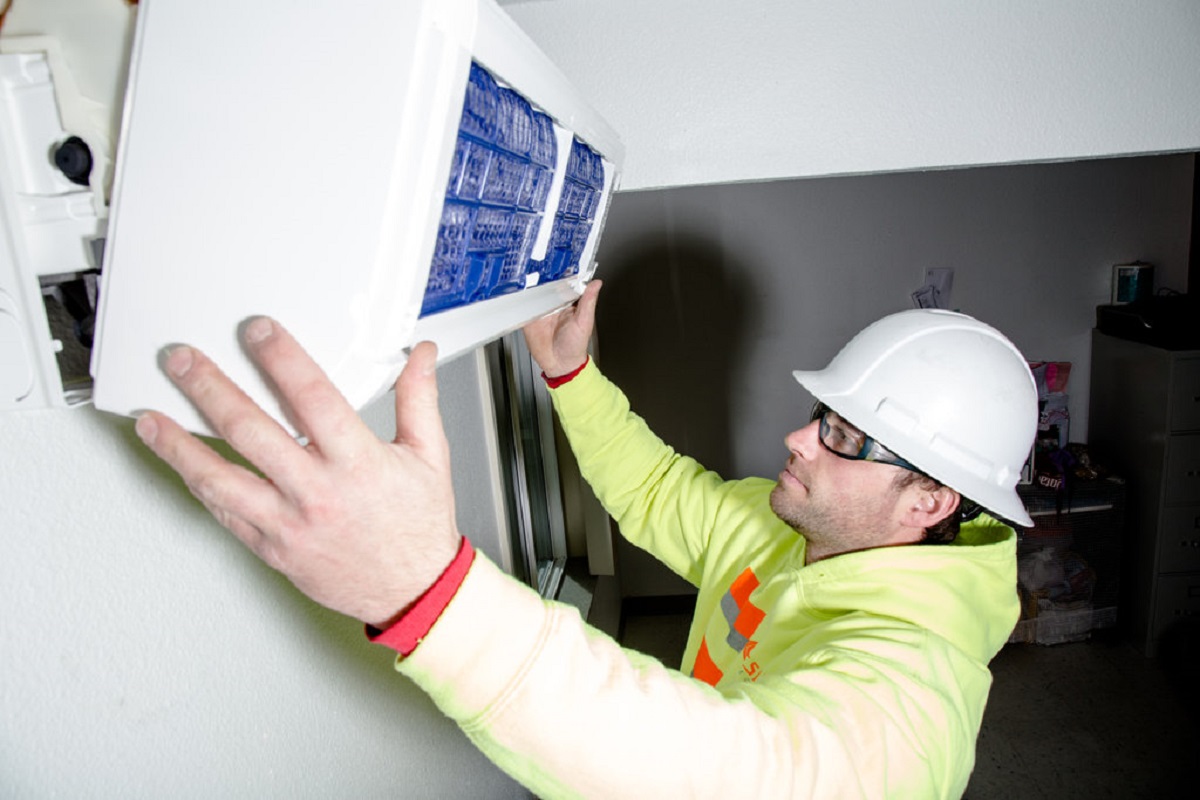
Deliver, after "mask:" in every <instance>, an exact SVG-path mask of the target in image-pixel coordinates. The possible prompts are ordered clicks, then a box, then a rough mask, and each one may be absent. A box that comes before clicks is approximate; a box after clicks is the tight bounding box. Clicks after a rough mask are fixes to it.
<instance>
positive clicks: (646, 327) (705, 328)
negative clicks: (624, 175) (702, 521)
mask: <svg viewBox="0 0 1200 800" xmlns="http://www.w3.org/2000/svg"><path fill="white" fill-rule="evenodd" d="M601 275H602V277H603V278H604V285H605V291H604V292H603V293H602V295H601V298H600V305H599V310H598V314H597V316H598V319H597V323H596V324H597V329H598V331H599V334H600V358H601V364H602V365H603V366H604V369H605V373H606V374H607V375H608V376H609V377H611V378H612V379H613V380H614V381H615V382H616V383H617V385H618V386H620V387H621V388H622V389H623V390H624V391H625V393H626V394H627V395H628V396H629V400H630V402H631V403H632V404H633V409H634V411H635V412H636V413H638V414H639V415H640V416H642V417H643V418H644V419H645V420H646V421H647V422H648V423H649V425H650V428H651V429H652V430H653V431H654V432H655V433H657V434H658V435H659V436H661V437H662V438H663V440H664V441H666V442H667V444H669V445H671V446H672V447H674V448H675V449H676V450H678V451H679V452H681V453H683V454H685V455H689V456H692V457H693V458H695V459H697V460H698V461H699V462H700V463H701V464H703V465H704V466H706V467H708V468H709V469H712V470H716V471H717V472H719V473H721V474H722V475H723V476H729V471H730V465H731V463H732V452H733V448H732V443H731V441H730V435H731V434H730V431H731V429H732V409H731V406H732V396H733V392H734V391H736V390H737V387H735V386H733V385H732V383H731V379H730V376H731V375H732V374H733V369H732V367H733V364H734V361H735V359H737V358H739V357H740V356H741V355H742V342H743V339H744V335H745V324H744V322H745V320H746V318H747V308H746V303H747V297H746V292H745V288H744V283H743V282H744V280H745V278H746V275H747V270H746V269H744V268H741V266H740V265H738V264H736V263H733V262H732V261H731V260H730V258H729V257H728V254H726V253H723V252H722V251H721V248H720V246H719V245H718V244H717V243H716V242H714V241H710V240H705V239H701V238H695V237H687V236H685V237H680V236H678V235H673V236H667V235H663V234H658V235H646V236H643V237H641V238H639V239H636V240H633V241H631V242H628V243H626V244H625V245H624V246H623V247H622V248H621V249H620V250H619V251H618V252H615V253H612V254H609V255H608V256H607V260H606V261H605V263H604V264H603V270H602V272H601Z"/></svg>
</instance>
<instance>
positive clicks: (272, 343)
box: [242, 317, 378, 460]
mask: <svg viewBox="0 0 1200 800" xmlns="http://www.w3.org/2000/svg"><path fill="white" fill-rule="evenodd" d="M242 334H243V337H244V339H245V342H246V347H247V348H249V350H250V352H251V353H252V354H253V355H254V358H255V360H256V361H257V362H258V365H259V366H260V367H261V368H262V370H263V372H265V373H266V374H267V376H268V377H269V378H270V379H271V381H272V382H273V383H274V384H275V387H276V389H277V390H278V391H279V394H280V397H282V399H283V402H284V405H285V406H286V407H287V409H288V411H289V412H290V413H291V415H292V420H293V421H294V422H295V424H296V425H297V427H299V429H300V432H301V433H303V434H304V435H305V436H307V437H308V438H309V441H310V442H312V443H313V444H315V445H316V448H317V450H318V451H319V452H320V453H322V454H323V455H325V456H326V457H328V458H331V459H335V460H337V459H342V458H347V459H352V458H354V457H355V456H356V455H357V454H358V453H360V452H361V451H362V448H363V447H364V446H368V445H374V444H375V442H377V441H378V440H377V439H376V438H375V436H374V435H372V434H371V432H370V430H369V429H368V428H367V427H366V425H365V424H363V421H362V419H361V418H360V417H359V416H358V414H357V412H355V410H354V409H353V408H352V407H351V406H350V404H349V403H348V402H347V401H346V398H345V397H343V396H342V394H341V392H339V391H338V390H337V387H335V386H334V385H333V382H332V381H330V380H329V377H328V376H327V375H326V374H325V372H324V370H322V369H321V367H320V366H318V365H317V363H316V362H315V361H313V360H312V357H311V356H309V354H308V353H307V352H305V350H304V348H303V347H301V346H300V344H299V343H298V342H297V341H296V340H295V339H294V338H292V335H291V334H290V333H288V331H287V330H286V329H285V328H284V327H283V326H282V325H280V324H279V323H278V322H275V321H274V320H271V319H268V318H267V317H256V318H254V319H252V320H250V321H249V322H248V323H246V325H245V327H244V329H243V331H242ZM243 455H246V456H247V457H248V458H249V457H250V456H249V454H248V453H243Z"/></svg>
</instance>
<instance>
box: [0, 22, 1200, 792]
mask: <svg viewBox="0 0 1200 800" xmlns="http://www.w3.org/2000/svg"><path fill="white" fill-rule="evenodd" d="M160 1H162V0H160ZM51 5H52V6H53V8H54V9H56V12H55V13H57V10H58V9H61V10H62V13H64V14H65V13H71V12H72V10H74V9H85V8H86V9H88V10H91V9H96V8H101V7H105V8H113V7H116V6H121V7H123V4H120V3H118V2H117V0H37V2H34V3H25V4H23V3H20V2H18V3H16V4H15V8H16V11H14V13H13V14H12V15H10V18H9V21H8V22H9V25H11V26H14V28H13V29H16V24H17V23H18V22H20V21H21V19H22V18H21V16H20V14H19V13H18V12H20V11H21V9H22V8H23V7H24V8H25V9H27V10H34V9H44V8H48V7H50V6H51ZM991 5H993V6H994V7H995V8H997V9H999V8H1004V9H1008V11H1006V12H1004V13H1001V12H999V11H993V12H988V11H985V10H980V9H981V8H982V4H980V3H959V2H932V1H931V0H921V1H920V2H913V3H906V4H902V5H901V4H885V3H870V4H867V3H861V2H859V3H854V2H840V3H815V2H798V1H797V0H773V1H772V2H763V3H758V4H753V5H752V4H735V3H728V2H724V1H723V0H704V2H701V1H700V0H655V2H641V1H638V0H604V2H599V1H598V0H587V1H585V0H549V1H547V2H536V1H535V2H528V3H518V4H513V5H511V6H510V11H511V12H512V13H513V16H514V17H515V18H516V19H517V21H518V22H519V23H520V24H521V25H522V26H524V27H525V28H526V30H528V31H529V32H530V34H531V35H532V36H533V38H534V39H535V40H537V41H539V42H540V43H541V44H542V45H543V47H544V48H545V49H546V50H547V51H548V52H549V53H550V54H551V55H552V56H553V57H555V58H556V59H557V60H558V61H559V62H560V63H561V64H562V65H563V67H564V70H565V71H566V72H567V73H568V74H569V75H570V76H572V77H573V78H575V79H576V81H577V82H578V83H579V84H580V85H581V87H582V88H583V89H584V91H585V92H586V93H587V94H588V95H589V96H591V97H592V98H593V99H594V101H595V105H596V106H597V107H598V108H599V110H600V111H601V112H602V113H604V114H605V115H606V117H607V118H608V119H609V121H610V122H611V123H612V124H613V125H614V126H615V127H616V128H617V129H618V131H619V132H620V133H621V135H622V136H623V138H624V140H625V142H626V145H627V149H628V154H629V161H628V171H627V173H626V177H625V186H626V187H629V188H640V187H652V186H667V185H678V184H690V183H714V182H720V181H743V180H755V179H765V178H774V177H788V176H797V175H820V174H835V173H860V172H870V171H876V170H904V169H911V168H916V167H928V166H946V165H957V164H971V163H992V162H1003V161H1014V160H1019V161H1025V160H1040V159H1061V158H1074V157H1081V156H1095V155H1101V154H1110V153H1126V152H1148V151H1157V150H1172V149H1188V148H1196V147H1197V146H1200V142H1198V137H1200V124H1197V123H1198V120H1197V113H1196V105H1197V103H1198V102H1200V100H1198V99H1197V93H1196V92H1195V91H1194V87H1196V86H1197V85H1200V81H1198V80H1197V78H1198V77H1200V76H1198V75H1197V62H1198V61H1200V49H1198V48H1197V47H1196V44H1195V42H1196V38H1197V37H1196V34H1197V14H1198V13H1200V12H1198V9H1197V5H1196V4H1194V3H1191V2H1176V3H1165V2H1137V3H1133V2H1128V3H1120V4H1105V5H1103V6H1100V5H1099V4H1094V3H1084V2H1081V1H1080V0H1074V1H1072V2H1066V1H1064V2H1058V3H1054V4H1048V3H1032V2H1015V3H1005V4H998V3H993V4H991ZM26 19H27V18H26ZM80 19H81V20H82V19H86V17H81V18H80ZM231 24H236V21H235V20H231ZM75 27H82V28H83V29H84V32H85V33H86V34H87V35H88V36H90V37H93V38H94V37H95V36H97V35H99V34H98V31H99V28H98V27H96V26H94V25H92V26H88V25H82V26H75ZM114 29H115V30H117V31H120V30H123V28H122V27H121V26H120V25H117V26H115V28H114ZM100 60H101V62H103V63H106V64H112V63H113V60H112V59H111V58H110V59H107V60H105V59H103V58H102V59H100ZM81 63H87V62H86V61H84V62H81ZM96 91H97V92H102V91H103V89H97V90H96ZM907 284H908V282H907V280H905V281H903V282H902V285H903V286H907ZM964 291H966V288H965V287H964ZM458 385H461V386H462V387H464V388H463V390H462V392H463V393H462V394H459V393H457V392H454V391H450V392H447V393H445V394H444V395H443V398H444V401H445V402H446V403H447V404H448V405H449V406H452V407H453V408H456V409H458V411H457V412H455V413H454V414H451V415H450V417H449V419H448V422H449V424H450V426H451V427H452V429H453V430H454V435H455V438H456V441H459V442H461V445H460V446H459V448H458V449H457V450H456V454H457V455H456V458H457V459H460V460H459V461H458V462H456V463H458V464H459V465H460V466H459V467H458V470H459V476H458V477H459V479H460V480H463V478H464V476H465V478H466V485H471V473H470V471H469V470H468V469H467V466H462V465H463V464H466V465H471V466H473V467H476V468H478V466H479V461H478V454H477V453H476V452H473V449H472V444H473V443H474V442H475V441H477V437H478V435H479V418H480V415H481V414H480V412H479V410H478V406H477V405H476V404H475V403H474V401H473V400H472V398H471V396H470V392H471V391H472V389H471V388H470V387H471V386H473V385H474V384H473V378H472V377H471V376H470V375H468V376H466V377H462V376H460V380H459V384H458ZM0 453H3V458H4V466H3V470H2V471H0V504H2V508H3V511H2V512H0V603H2V605H3V608H4V613H3V614H0V654H2V655H3V663H4V667H3V673H2V678H0V719H3V721H4V722H3V726H0V796H5V797H43V796H51V795H56V796H66V797H77V796H95V797H161V796H171V797H176V796H197V797H212V796H218V795H219V796H222V797H228V796H233V797H237V796H242V797H283V796H287V797H294V796H300V797H304V796H313V797H317V796H377V795H383V794H394V795H400V796H412V797H495V796H516V795H518V794H519V793H518V791H517V790H516V789H515V787H513V786H512V784H511V783H509V782H507V781H506V780H505V779H503V778H502V777H501V776H498V775H497V774H496V773H495V772H494V770H492V769H491V768H490V767H488V766H487V765H486V764H484V763H483V761H482V759H481V757H479V756H478V755H477V754H475V753H474V751H473V750H472V749H471V748H470V746H469V745H468V744H467V743H466V742H465V740H464V739H463V738H462V737H461V736H460V735H459V734H458V733H457V732H456V731H455V730H454V729H453V728H452V727H451V726H449V725H448V724H447V723H445V721H444V720H442V719H441V718H440V717H439V716H438V715H437V713H436V712H435V711H434V710H433V709H432V708H431V706H430V705H429V704H428V702H427V701H426V700H424V699H423V698H421V697H420V696H418V695H417V694H416V693H415V692H413V691H412V690H411V689H410V688H409V687H408V686H407V684H405V683H404V682H403V681H402V680H401V679H399V678H398V677H396V676H395V675H394V674H393V673H392V670H391V665H390V660H389V659H388V657H387V656H386V654H385V653H383V652H382V651H377V650H376V649H375V648H373V647H370V646H368V645H367V644H365V643H364V642H363V641H362V639H361V638H360V636H359V632H358V630H357V627H356V626H354V625H353V624H352V623H349V622H347V621H344V620H341V619H340V618H337V617H335V616H334V615H331V614H327V613H324V612H322V611H320V610H317V609H315V608H313V607H312V606H311V604H309V603H307V602H306V601H304V600H302V599H301V598H299V597H298V595H297V594H296V593H295V592H294V591H293V590H292V589H291V587H290V586H289V585H288V584H286V582H284V581H282V580H281V579H279V578H278V577H276V576H274V575H273V574H272V573H270V572H269V571H268V570H266V569H264V568H263V567H261V566H260V565H259V564H258V563H257V562H256V561H255V560H254V559H253V558H252V557H251V556H249V555H248V554H247V553H245V552H244V551H243V550H242V549H241V546H240V545H238V544H237V543H236V542H234V541H233V540H232V539H231V538H229V537H228V536H227V535H226V534H224V533H223V532H222V531H220V530H218V529H217V528H216V527H215V526H214V525H213V524H212V523H211V522H210V521H209V520H208V519H207V518H206V517H205V516H204V514H202V513H201V512H200V511H199V510H198V508H197V507H196V505H195V504H194V503H192V502H191V501H190V500H189V499H188V498H187V496H186V495H185V493H184V492H183V490H182V489H181V488H180V487H179V485H178V484H177V483H176V482H174V481H173V480H171V479H170V478H169V476H167V475H165V474H164V472H163V471H162V469H161V468H159V467H158V466H157V465H156V464H155V462H154V461H153V460H152V459H151V458H150V457H149V456H148V455H147V454H146V453H145V451H144V450H143V449H142V448H141V447H140V445H139V444H138V443H137V442H136V441H135V440H134V438H133V436H132V433H131V425H130V423H128V422H127V421H122V420H117V419H114V418H111V417H108V416H105V415H102V414H99V413H97V412H94V411H92V410H77V411H71V412H66V411H56V412H28V413H10V414H6V415H0ZM461 502H462V503H466V504H468V505H469V506H470V508H471V511H470V512H469V513H466V514H465V515H464V516H465V518H467V519H471V520H475V522H473V523H472V524H478V525H481V526H483V525H486V524H487V523H486V522H484V521H483V520H484V519H485V518H486V514H485V513H482V510H483V509H485V508H486V506H487V505H488V504H490V503H491V500H489V499H486V498H485V499H483V500H481V499H480V498H479V496H478V494H477V493H476V492H475V491H471V492H466V491H464V492H463V497H462V498H461ZM476 512H478V513H476ZM471 533H473V534H475V535H476V536H480V535H483V536H487V535H488V534H487V533H486V532H483V531H481V530H478V529H476V530H471Z"/></svg>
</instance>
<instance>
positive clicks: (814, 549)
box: [771, 420, 902, 561]
mask: <svg viewBox="0 0 1200 800" xmlns="http://www.w3.org/2000/svg"><path fill="white" fill-rule="evenodd" d="M819 428H820V423H819V421H815V420H814V421H813V422H811V423H809V424H808V425H806V426H804V427H803V428H800V429H798V430H795V431H792V432H791V433H789V434H788V435H787V436H786V437H785V438H784V443H785V444H786V445H787V448H788V450H789V452H790V453H791V456H790V457H789V458H788V461H787V465H786V466H785V468H784V470H783V472H781V473H779V482H778V483H777V484H776V486H775V488H774V489H773V490H772V491H771V510H772V511H774V512H775V515H776V516H778V517H779V518H780V519H781V520H783V521H784V522H786V523H787V524H788V525H790V526H792V527H793V528H795V529H796V531H797V532H798V533H799V534H800V535H802V536H803V537H804V538H805V539H807V540H808V542H809V550H810V553H811V554H812V555H813V556H816V557H822V558H823V557H825V556H827V555H831V554H834V553H842V552H848V551H851V550H862V549H865V548H868V547H877V546H879V545H880V544H884V543H886V541H887V537H888V536H890V535H891V534H892V533H893V532H894V530H895V526H896V522H897V519H898V512H899V506H900V501H901V494H902V493H901V492H900V491H899V490H898V489H897V487H896V478H897V476H899V475H900V473H901V472H902V470H901V468H900V467H896V466H892V465H890V464H882V463H878V462H870V461H852V460H849V459H846V458H841V457H839V456H837V455H835V454H833V453H831V452H830V451H829V450H828V449H826V447H825V446H824V445H822V444H821V441H820V438H819ZM809 560H810V561H812V560H814V559H813V558H810V559H809Z"/></svg>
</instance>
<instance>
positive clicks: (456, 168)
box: [421, 62, 604, 316]
mask: <svg viewBox="0 0 1200 800" xmlns="http://www.w3.org/2000/svg"><path fill="white" fill-rule="evenodd" d="M557 162H558V144H557V140H556V136H555V130H554V122H553V121H552V120H551V119H550V117H548V116H547V115H546V114H544V113H542V112H541V111H539V110H538V109H536V108H534V107H533V106H532V105H531V104H530V103H529V101H528V100H526V99H525V98H524V97H522V96H521V95H520V94H518V93H517V92H515V91H513V90H512V89H509V88H507V87H504V86H501V85H499V84H498V83H497V82H496V79H495V78H493V77H492V75H491V74H490V73H489V72H488V71H487V70H486V69H484V68H483V67H481V66H480V65H479V64H478V63H474V62H473V63H472V64H471V74H470V79H469V80H468V82H467V91H466V96H465V97H464V99H463V110H462V119H461V121H460V122H459V128H458V138H457V140H456V143H455V149H454V159H453V162H452V163H451V166H450V180H449V183H448V185H447V186H446V199H445V202H444V204H443V206H442V218H441V222H440V224H439V226H438V233H437V243H436V245H435V246H434V253H433V261H432V263H431V264H430V269H429V283H428V284H427V286H426V287H425V297H424V300H423V302H422V304H421V316H427V315H429V314H434V313H437V312H438V311H444V310H446V309H449V308H455V307H457V306H463V305H468V304H470V303H475V302H478V301H480V300H486V299H488V298H491V297H498V296H499V295H503V294H508V293H510V292H517V291H521V290H522V289H524V288H525V287H526V286H533V285H536V284H538V283H545V282H547V281H551V280H558V279H560V278H566V277H569V276H571V275H574V274H576V273H577V272H578V271H579V267H580V264H579V262H580V259H581V257H582V255H583V250H584V246H585V245H586V244H587V239H588V235H589V234H590V233H591V229H592V223H593V222H594V219H595V213H596V208H597V206H598V204H599V200H600V196H601V194H602V189H603V188H604V162H603V161H602V160H601V158H600V156H599V155H597V154H596V152H595V151H593V150H592V149H591V148H590V147H588V146H587V145H586V144H584V143H583V142H581V141H580V140H579V139H578V138H575V139H573V141H572V144H571V153H570V157H569V158H568V160H567V166H566V172H565V175H564V176H563V185H562V192H561V195H560V200H559V204H558V210H557V211H556V212H555V213H554V216H553V218H552V219H553V222H552V224H553V227H552V228H551V232H550V244H549V248H548V250H547V252H546V257H545V258H544V259H542V260H540V261H535V260H533V257H532V256H533V249H534V243H535V241H536V240H537V236H538V232H539V230H540V228H541V225H542V221H543V218H544V217H545V216H546V213H545V212H546V203H547V199H548V198H549V195H550V187H551V184H552V182H553V179H554V170H555V166H556V164H557ZM535 274H536V277H533V276H534V275H535Z"/></svg>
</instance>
